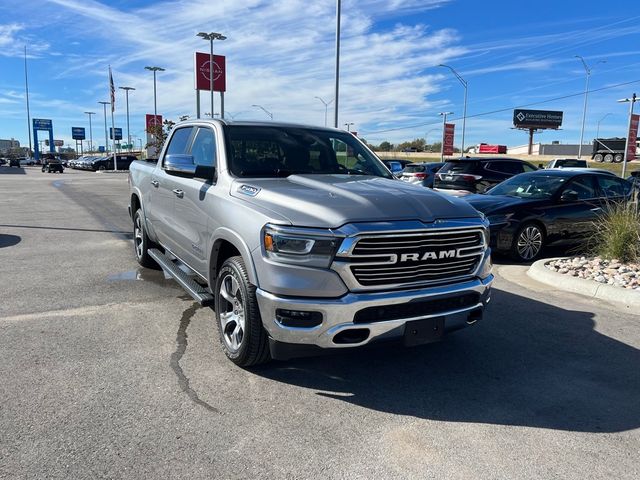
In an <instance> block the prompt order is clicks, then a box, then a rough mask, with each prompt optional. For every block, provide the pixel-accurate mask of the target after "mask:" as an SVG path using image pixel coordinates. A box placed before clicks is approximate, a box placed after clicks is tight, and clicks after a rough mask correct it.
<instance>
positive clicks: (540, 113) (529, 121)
mask: <svg viewBox="0 0 640 480" xmlns="http://www.w3.org/2000/svg"><path fill="white" fill-rule="evenodd" d="M561 125H562V112H557V111H553V110H523V109H521V108H516V109H515V110H514V111H513V126H514V127H516V128H554V129H555V128H559V127H560V126H561Z"/></svg>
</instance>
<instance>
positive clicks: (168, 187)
mask: <svg viewBox="0 0 640 480" xmlns="http://www.w3.org/2000/svg"><path fill="white" fill-rule="evenodd" d="M194 133H195V128H194V127H193V126H187V127H180V128H177V129H175V130H174V131H173V132H172V135H171V138H170V139H169V144H168V145H167V148H166V149H165V153H164V155H163V157H162V158H161V159H160V163H159V164H158V167H159V168H156V169H154V171H153V174H152V175H151V187H150V191H151V201H149V202H148V204H147V205H148V206H149V207H150V212H147V214H148V215H149V214H150V218H151V223H152V227H153V229H154V232H155V234H156V236H157V237H158V240H159V241H160V243H161V244H162V245H163V246H165V247H167V248H169V249H170V250H171V251H173V250H174V249H175V248H176V242H175V238H176V236H175V231H176V229H177V225H176V221H175V208H174V202H175V197H176V194H175V192H174V190H176V189H177V188H178V185H177V182H176V180H177V178H178V177H177V176H175V175H172V174H170V173H168V172H167V171H166V170H165V169H164V163H165V159H166V156H167V155H174V154H186V153H187V152H188V151H189V149H190V148H191V142H192V140H193V134H194Z"/></svg>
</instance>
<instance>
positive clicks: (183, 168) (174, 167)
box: [164, 155, 196, 176]
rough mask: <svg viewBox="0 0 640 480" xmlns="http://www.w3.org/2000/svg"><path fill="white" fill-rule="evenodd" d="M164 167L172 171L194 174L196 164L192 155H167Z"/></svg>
mask: <svg viewBox="0 0 640 480" xmlns="http://www.w3.org/2000/svg"><path fill="white" fill-rule="evenodd" d="M164 169H165V170H166V171H167V172H170V173H177V174H182V175H189V176H194V175H195V173H196V166H195V165H194V164H193V156H192V155H167V156H166V157H164Z"/></svg>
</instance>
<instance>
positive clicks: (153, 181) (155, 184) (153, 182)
mask: <svg viewBox="0 0 640 480" xmlns="http://www.w3.org/2000/svg"><path fill="white" fill-rule="evenodd" d="M151 185H153V186H154V187H156V188H158V186H159V185H160V182H158V181H157V180H151Z"/></svg>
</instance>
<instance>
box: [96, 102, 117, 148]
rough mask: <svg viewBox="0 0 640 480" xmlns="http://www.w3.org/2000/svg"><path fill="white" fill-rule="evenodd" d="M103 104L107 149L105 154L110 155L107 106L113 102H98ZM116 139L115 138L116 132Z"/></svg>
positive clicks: (105, 146)
mask: <svg viewBox="0 0 640 480" xmlns="http://www.w3.org/2000/svg"><path fill="white" fill-rule="evenodd" d="M98 103H101V104H102V109H103V110H104V148H106V152H105V153H109V134H108V133H107V105H111V102H98ZM113 133H114V135H113V136H114V137H115V132H113Z"/></svg>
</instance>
